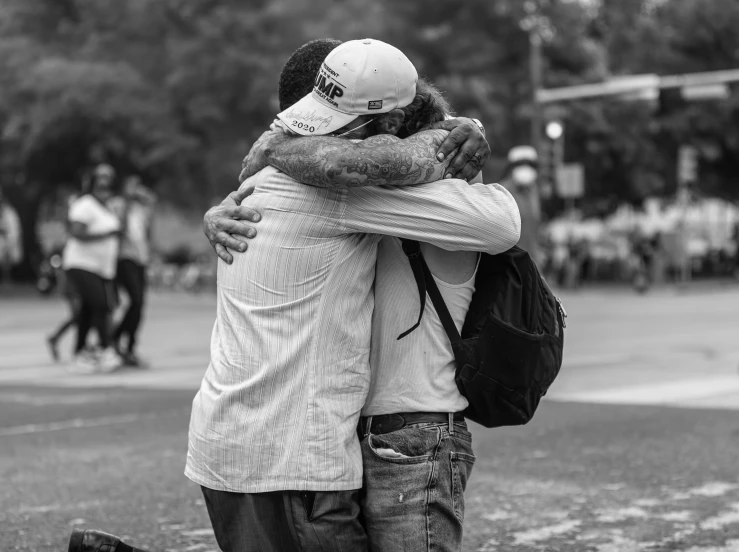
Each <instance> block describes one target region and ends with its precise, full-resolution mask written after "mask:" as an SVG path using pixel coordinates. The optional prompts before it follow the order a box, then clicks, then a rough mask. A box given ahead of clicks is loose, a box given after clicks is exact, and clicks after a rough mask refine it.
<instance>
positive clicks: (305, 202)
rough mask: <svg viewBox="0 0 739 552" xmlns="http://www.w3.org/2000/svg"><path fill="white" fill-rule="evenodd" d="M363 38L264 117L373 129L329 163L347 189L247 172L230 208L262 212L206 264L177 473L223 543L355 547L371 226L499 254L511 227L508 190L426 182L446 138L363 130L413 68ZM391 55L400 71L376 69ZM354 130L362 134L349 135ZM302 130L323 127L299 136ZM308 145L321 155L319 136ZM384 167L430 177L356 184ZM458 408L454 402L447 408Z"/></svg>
mask: <svg viewBox="0 0 739 552" xmlns="http://www.w3.org/2000/svg"><path fill="white" fill-rule="evenodd" d="M375 45H382V43H379V42H378V41H370V40H366V41H352V42H350V43H345V44H344V45H343V46H342V47H339V48H337V49H336V50H334V51H333V52H332V53H331V54H329V56H328V57H327V58H326V60H325V62H324V63H323V64H322V65H321V71H320V72H319V74H318V77H317V78H316V80H315V87H314V92H313V94H312V95H309V96H307V97H306V98H305V99H304V100H301V102H298V104H296V105H295V106H293V107H292V108H288V109H286V110H285V111H283V113H281V114H280V115H279V117H280V119H281V121H282V123H283V124H285V125H286V126H288V127H289V128H291V129H294V130H296V131H297V132H298V133H300V134H304V135H320V134H327V133H335V134H339V135H343V134H345V131H352V130H353V129H354V130H357V132H354V133H352V134H351V135H350V137H351V138H357V139H362V138H368V137H369V136H372V138H369V139H367V140H365V141H364V142H358V143H357V144H356V147H357V149H358V150H359V151H357V152H355V156H354V158H353V159H354V160H356V159H357V158H358V157H359V158H361V160H362V161H361V162H360V163H358V164H354V163H353V164H352V166H351V167H346V166H345V167H343V168H341V170H340V171H339V172H336V173H334V174H333V176H334V180H340V181H342V185H344V186H345V185H346V183H348V184H349V186H355V187H352V188H351V189H348V190H347V189H345V188H340V189H331V187H332V186H333V187H336V186H335V185H334V184H331V183H329V184H326V185H325V187H323V188H320V187H308V186H301V185H300V184H299V183H298V182H296V181H295V180H293V179H291V178H289V177H288V176H286V175H285V174H283V173H280V172H277V171H275V170H274V169H272V168H267V169H264V170H262V171H260V172H259V173H257V174H256V175H255V176H253V177H251V178H249V179H248V180H247V181H246V182H245V186H246V189H247V190H251V189H253V190H254V192H253V194H251V195H250V197H249V198H248V199H247V200H246V202H245V204H244V206H242V207H241V209H242V211H241V215H242V216H248V217H252V216H253V215H254V213H255V212H257V211H261V212H263V214H264V215H263V218H262V219H261V222H260V223H259V237H258V238H257V239H255V240H253V241H252V242H250V253H249V255H247V256H236V257H235V258H234V259H233V265H232V266H227V265H224V264H219V275H218V276H219V279H218V290H219V292H218V293H219V295H218V297H219V299H218V304H219V306H218V316H217V321H216V326H215V328H214V332H213V337H212V341H211V364H210V366H209V368H208V371H207V372H206V375H205V378H204V380H203V384H202V386H201V389H200V392H199V393H198V395H197V396H196V398H195V401H194V403H193V415H192V418H191V426H190V447H189V453H188V462H187V469H186V474H187V475H188V477H190V479H192V480H193V481H195V482H197V483H199V484H201V486H202V487H203V493H204V495H205V498H206V503H207V505H208V510H209V513H210V515H211V521H212V522H213V526H214V529H215V531H216V536H217V538H218V540H219V544H220V545H221V547H222V548H223V549H224V550H294V549H298V550H300V549H303V550H310V549H313V548H311V546H318V543H320V545H321V546H325V548H324V549H326V550H339V549H344V550H363V549H365V547H366V546H367V545H366V543H365V540H364V535H362V530H361V527H359V526H358V522H357V521H356V519H357V515H358V508H357V505H356V501H357V499H358V494H357V493H356V489H359V488H360V487H361V483H362V466H361V464H362V452H363V451H362V450H361V449H360V446H359V442H358V439H357V434H356V427H357V422H358V421H359V415H360V410H361V409H362V407H363V405H364V404H365V402H366V398H367V394H368V392H369V391H370V385H371V383H370V380H371V376H370V371H369V366H370V362H371V352H370V328H371V326H372V316H371V312H372V306H373V297H372V282H373V279H374V273H375V263H376V261H377V251H378V249H377V247H378V244H379V243H380V241H381V235H380V234H391V235H396V236H399V237H404V238H409V239H416V240H420V241H424V242H427V243H429V244H432V245H434V246H437V247H441V248H443V249H450V250H451V249H456V250H462V251H469V252H475V251H486V252H490V253H498V252H502V251H505V250H507V249H508V248H510V247H512V246H513V245H514V244H515V243H516V242H517V240H518V237H519V232H520V218H519V215H518V210H517V207H516V205H515V201H514V200H513V198H512V197H511V196H510V194H509V193H508V192H507V191H505V190H504V189H502V188H500V187H498V186H497V185H491V186H482V185H471V186H470V185H467V183H466V182H463V181H459V180H453V179H449V180H442V181H437V180H438V179H439V178H441V177H442V176H443V174H444V171H445V169H446V164H442V163H439V162H437V161H436V159H435V157H434V155H435V153H436V149H437V148H438V146H439V144H440V143H441V141H442V140H443V139H444V136H445V135H446V133H444V132H441V133H439V131H431V132H429V133H420V134H417V135H414V136H412V137H410V138H408V139H406V140H403V141H401V140H399V139H397V138H393V137H392V136H379V135H378V136H374V135H373V134H374V133H377V132H378V131H379V132H382V131H384V132H387V133H388V134H393V133H395V132H397V131H398V129H399V128H400V126H401V125H402V122H403V119H404V116H405V113H404V112H403V111H402V109H401V108H404V107H406V106H408V105H409V104H410V103H411V102H412V101H413V100H414V98H415V96H416V79H417V77H416V74H415V69H412V65H411V64H410V62H409V61H408V60H407V58H405V56H403V55H402V53H400V52H399V51H397V50H395V49H392V54H391V56H390V57H389V58H386V59H385V60H384V61H385V63H369V62H367V57H369V56H368V55H367V53H366V52H367V50H369V49H372V48H375ZM387 46H388V45H382V46H381V47H383V48H384V47H387ZM346 54H349V55H348V56H346V57H345V55H346ZM395 60H399V61H400V62H401V63H402V64H403V66H402V70H401V71H398V72H396V73H395V74H394V75H392V76H391V77H388V75H387V74H383V71H382V70H383V68H384V67H386V66H389V67H395V66H396V61H395ZM408 67H410V69H408ZM403 71H407V72H406V73H404V72H403ZM377 73H379V74H378V75H377V77H378V79H377V81H375V80H373V74H377ZM362 78H365V79H366V80H367V81H368V82H370V83H374V84H375V86H376V88H373V87H372V86H369V87H368V89H369V90H370V91H369V93H367V92H366V91H365V90H364V89H363V88H361V86H362V85H366V83H365V82H364V81H361V79H362ZM358 81H361V82H358ZM387 83H391V86H392V88H393V89H392V90H391V91H388V90H387ZM337 86H338V87H337ZM383 86H385V88H383ZM337 90H338V92H336V91H337ZM399 91H402V92H403V93H402V94H400V93H399ZM406 91H407V92H406ZM341 98H349V99H351V102H347V101H344V100H342V99H341ZM401 98H402V100H401ZM352 102H353V104H352ZM380 105H381V106H382V109H383V110H384V113H383V114H381V115H380V114H378V115H374V113H372V111H371V110H372V109H374V108H377V107H378V106H380ZM283 107H284V106H283ZM380 113H382V112H380ZM342 116H343V117H342ZM336 119H338V120H336ZM338 123H341V124H346V123H349V124H348V125H347V126H346V127H344V128H341V125H340V124H338ZM367 128H369V129H370V132H368V133H367V132H364V131H362V132H359V131H358V130H362V129H364V130H366V129H367ZM267 134H268V136H266V137H263V138H264V139H267V140H270V141H272V142H271V143H272V144H273V145H279V144H280V140H283V139H284V140H291V138H289V137H287V136H285V135H284V133H283V131H281V130H274V131H273V132H271V133H267ZM311 140H322V138H312V139H310V140H306V141H307V142H310V141H311ZM319 149H320V148H319ZM306 151H307V150H306V149H305V148H303V149H300V148H299V149H298V152H297V154H296V155H295V156H294V157H293V158H291V159H289V160H287V164H288V165H290V164H294V165H295V166H299V165H300V166H302V165H305V163H302V162H301V161H300V159H301V158H302V159H305V153H306ZM320 151H322V152H323V153H324V154H325V159H331V158H333V156H332V152H331V148H330V147H329V148H328V149H325V148H324V149H320ZM357 156H358V157H357ZM414 156H415V157H417V158H418V160H416V159H414ZM388 157H391V158H392V159H394V161H393V163H392V165H393V166H392V167H390V166H389V165H388V166H383V165H380V169H383V168H385V169H388V170H387V171H385V172H382V171H381V174H379V175H377V174H373V173H372V169H373V168H374V167H376V166H377V165H376V162H377V159H379V158H383V159H388ZM311 159H313V158H311ZM476 162H477V163H479V159H477V160H476ZM321 163H322V161H320V162H319V163H317V165H320V164H321ZM308 164H310V163H308ZM314 168H316V167H314ZM318 169H319V170H318V171H312V172H311V171H303V172H300V175H301V179H300V180H301V181H302V182H306V181H305V180H303V178H304V177H305V178H306V179H308V180H311V178H310V175H312V174H314V173H317V174H318V176H317V177H316V181H312V182H308V183H312V184H314V185H315V186H320V183H319V182H320V181H321V178H322V176H324V177H325V171H324V169H325V167H324V166H320V167H318ZM339 173H340V174H339ZM387 175H391V176H397V178H398V180H397V182H398V183H399V184H414V183H417V182H423V181H424V179H426V180H430V181H432V182H431V183H429V184H426V185H424V186H407V187H404V188H393V187H384V188H383V187H374V188H372V187H363V186H371V185H372V184H373V183H376V182H377V178H378V176H379V177H386V176H387ZM400 175H404V177H403V176H400ZM251 220H253V219H251ZM236 222H238V221H230V223H231V224H235V223H236ZM205 225H206V228H208V227H209V223H208V222H207V221H206V224H205ZM242 227H243V226H242ZM224 228H225V225H224V226H223V227H220V228H219V230H218V232H219V233H223V230H224ZM232 228H233V226H232ZM225 231H226V232H228V231H230V230H228V229H226V230H225ZM252 233H253V229H252ZM222 243H223V244H228V243H229V242H228V240H224V242H222ZM247 257H248V260H247ZM472 261H473V263H472V267H471V268H472V273H471V274H467V273H465V274H464V275H463V277H464V281H463V282H461V284H463V285H467V284H468V283H469V280H470V279H471V278H472V276H473V275H474V267H475V265H476V255H475V254H474V253H472ZM462 266H463V267H465V269H466V268H467V266H466V263H462ZM467 272H469V271H467ZM454 277H460V274H456V275H454ZM411 281H413V280H412V278H411ZM452 285H457V283H454V281H453V282H452ZM468 287H469V286H467V288H468ZM414 289H415V287H414ZM465 293H467V291H465ZM416 296H417V293H416ZM463 302H464V301H463ZM463 308H466V307H464V306H463ZM416 312H417V311H416ZM401 331H402V330H401ZM457 407H460V408H461V407H462V406H461V405H458V406H455V405H452V406H450V407H449V408H450V409H456V408H457ZM444 420H445V421H444V424H443V425H445V426H446V427H447V428H448V429H449V430H452V431H455V430H456V427H457V425H458V424H461V421H459V420H456V419H455V417H454V416H453V415H452V413H451V411H450V412H448V414H447V415H446V416H445V418H444ZM455 422H456V423H455ZM430 423H432V425H433V427H434V430H437V429H438V428H439V427H440V425H439V424H438V423H437V422H433V421H432V422H430ZM369 426H372V422H371V421H370V423H369ZM439 431H440V430H439ZM463 431H466V429H464V428H463V427H461V425H460V427H459V430H458V432H459V433H461V432H463ZM247 520H251V521H247ZM281 539H282V540H281ZM422 540H423V539H422ZM452 540H453V539H452ZM450 542H451V540H450ZM370 544H372V543H370Z"/></svg>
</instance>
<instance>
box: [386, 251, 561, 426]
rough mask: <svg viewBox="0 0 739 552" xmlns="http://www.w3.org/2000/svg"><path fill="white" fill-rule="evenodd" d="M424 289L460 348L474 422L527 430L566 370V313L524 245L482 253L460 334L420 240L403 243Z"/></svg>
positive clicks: (460, 373) (461, 375) (462, 381)
mask: <svg viewBox="0 0 739 552" xmlns="http://www.w3.org/2000/svg"><path fill="white" fill-rule="evenodd" d="M403 251H404V252H405V254H406V255H407V256H408V260H409V261H410V263H411V268H412V269H413V275H414V277H415V279H416V283H417V284H418V290H419V294H420V299H421V313H420V315H419V317H418V322H417V323H416V324H415V325H414V326H413V327H412V328H410V329H409V330H408V331H406V332H404V333H402V334H401V335H400V336H399V337H398V339H402V338H403V337H405V336H406V335H408V334H409V333H410V332H412V331H413V330H414V329H416V328H417V327H418V325H419V324H420V322H421V317H422V316H423V311H424V308H425V305H426V293H427V292H428V295H429V297H431V301H432V303H433V304H434V307H435V308H436V312H437V314H438V315H439V319H440V320H441V323H442V324H443V326H444V329H445V330H446V333H447V336H448V337H449V340H450V341H451V344H452V349H453V351H454V358H455V360H456V365H457V369H456V374H455V381H456V383H457V387H458V388H459V391H460V393H462V395H464V396H465V397H466V398H467V400H468V401H469V407H468V408H467V409H466V410H465V412H464V415H465V417H466V418H469V419H470V420H472V421H474V422H477V423H478V424H481V425H483V426H485V427H499V426H507V425H522V424H525V423H527V422H528V421H529V420H531V418H532V416H533V415H534V412H535V411H536V408H537V406H539V401H540V400H541V398H542V397H543V396H544V395H545V394H546V392H547V390H548V389H549V386H550V385H551V384H552V382H553V381H554V378H556V377H557V374H558V373H559V369H560V367H561V366H562V351H563V349H564V328H565V318H566V317H567V313H565V311H564V309H563V308H562V304H561V302H560V301H559V299H558V298H557V297H555V296H554V294H553V293H552V291H551V290H550V289H549V286H548V285H547V283H546V282H545V281H544V279H543V278H542V277H541V275H540V274H539V271H538V269H537V268H536V264H534V262H533V261H532V260H531V258H530V257H529V254H528V253H527V252H526V251H524V250H523V249H521V248H520V247H517V246H516V247H513V248H512V249H510V250H508V251H506V252H505V253H500V254H498V255H489V254H487V253H482V254H481V258H480V263H479V265H478V268H477V275H476V277H475V293H474V294H473V295H472V301H471V303H470V307H469V310H468V311H467V316H466V318H465V321H464V325H463V327H462V335H461V336H460V335H459V332H458V331H457V328H456V326H455V325H454V321H453V320H452V317H451V315H450V314H449V310H448V309H447V307H446V304H445V303H444V299H443V298H442V296H441V293H439V288H438V287H437V286H436V282H435V281H434V278H433V277H432V276H431V271H430V270H429V268H428V265H427V264H426V261H425V260H424V258H423V255H422V254H421V248H420V246H419V244H418V242H417V241H411V240H403Z"/></svg>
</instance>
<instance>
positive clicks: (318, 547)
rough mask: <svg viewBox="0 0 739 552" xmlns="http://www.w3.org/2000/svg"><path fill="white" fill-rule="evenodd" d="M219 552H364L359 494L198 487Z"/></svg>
mask: <svg viewBox="0 0 739 552" xmlns="http://www.w3.org/2000/svg"><path fill="white" fill-rule="evenodd" d="M202 490H203V496H204V497H205V504H206V505H207V507H208V514H209V515H210V521H211V524H212V525H213V531H214V532H215V535H216V540H217V541H218V546H220V547H221V550H223V552H314V551H321V552H366V550H367V538H366V536H365V533H364V528H363V527H362V524H361V522H360V520H359V491H358V490H356V491H327V492H317V491H276V492H270V493H229V492H226V491H214V490H212V489H208V488H206V487H202Z"/></svg>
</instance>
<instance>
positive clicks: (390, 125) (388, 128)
mask: <svg viewBox="0 0 739 552" xmlns="http://www.w3.org/2000/svg"><path fill="white" fill-rule="evenodd" d="M404 119H405V114H404V113H403V110H402V109H397V108H396V109H393V110H392V111H389V112H388V113H383V114H382V115H380V116H379V117H378V118H377V128H378V130H379V131H380V134H393V135H394V134H397V133H398V131H399V130H400V127H401V126H403V120H404Z"/></svg>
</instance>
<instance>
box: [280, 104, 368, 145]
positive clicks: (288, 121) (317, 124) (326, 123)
mask: <svg viewBox="0 0 739 552" xmlns="http://www.w3.org/2000/svg"><path fill="white" fill-rule="evenodd" d="M357 117H358V115H354V114H351V113H343V112H342V111H338V110H336V109H332V108H330V107H328V106H327V105H326V104H324V103H322V102H319V101H318V100H316V99H315V98H314V97H313V93H310V94H308V95H307V96H304V97H303V99H302V100H300V101H299V102H298V103H296V104H295V105H293V106H292V107H289V108H287V109H286V110H285V111H283V112H282V113H278V114H277V118H278V119H279V120H280V121H282V122H283V123H284V124H285V126H286V127H287V128H289V129H290V130H291V131H293V132H296V133H297V134H302V135H303V136H323V135H325V134H330V133H331V132H335V131H337V130H339V129H340V128H342V127H344V126H346V125H348V124H349V123H351V122H352V121H353V120H354V119H356V118H357Z"/></svg>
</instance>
